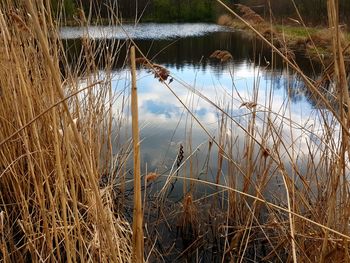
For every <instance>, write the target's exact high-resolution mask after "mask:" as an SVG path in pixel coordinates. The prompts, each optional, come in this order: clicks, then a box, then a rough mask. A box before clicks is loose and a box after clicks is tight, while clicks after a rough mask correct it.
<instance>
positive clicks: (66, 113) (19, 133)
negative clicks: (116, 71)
mask: <svg viewBox="0 0 350 263" xmlns="http://www.w3.org/2000/svg"><path fill="white" fill-rule="evenodd" d="M47 3H50V2H49V1H36V2H35V3H34V2H33V3H31V2H27V3H25V2H20V3H14V2H13V1H2V2H1V4H0V24H1V35H0V36H1V38H0V42H1V51H2V52H1V55H0V60H1V63H0V65H1V66H0V76H1V78H0V87H1V90H0V100H1V103H0V127H1V129H0V189H1V191H0V215H1V220H0V228H1V233H0V261H2V262H29V261H30V262H42V261H49V262H85V261H103V262H107V261H114V262H117V261H118V262H130V259H131V249H130V245H131V229H130V226H129V225H128V223H127V222H126V221H125V220H123V219H122V216H118V214H116V213H115V212H116V210H115V207H114V201H113V198H112V196H113V193H112V192H111V191H110V190H108V188H106V189H104V190H102V189H99V180H100V177H101V176H102V173H103V171H104V170H105V168H104V167H105V162H104V161H101V160H106V161H107V163H108V159H107V158H109V157H108V155H105V153H106V151H105V148H106V141H108V140H110V138H108V137H109V136H110V134H108V130H109V129H108V127H109V125H110V124H109V122H108V118H106V116H108V112H109V111H110V108H109V104H108V103H107V102H108V94H109V92H110V90H109V89H110V85H109V84H108V81H107V82H104V81H96V79H97V78H95V77H94V74H97V67H96V65H94V63H95V62H94V60H93V56H92V57H91V60H89V58H86V61H87V63H89V65H90V66H91V67H90V70H91V71H90V78H89V79H88V80H87V82H86V83H87V84H85V86H86V87H82V86H79V85H77V84H78V83H79V78H78V75H77V72H78V70H77V69H71V68H68V67H67V68H65V72H66V73H67V77H66V78H65V79H64V81H63V78H62V74H61V69H60V67H59V61H60V60H61V62H63V64H64V65H67V64H66V63H65V60H64V56H63V54H64V50H63V49H62V47H61V43H60V39H59V36H58V29H57V28H56V26H55V24H54V23H53V21H52V17H51V13H50V12H49V10H50V7H49V6H46V4H47ZM15 4H16V5H15ZM24 4H26V6H24ZM14 10H15V11H14ZM28 13H29V14H28ZM88 45H89V44H87V46H86V47H87V50H85V51H86V52H89V50H90V48H91V47H89V46H88ZM82 94H83V95H84V96H82ZM73 119H76V120H77V123H78V124H77V123H76V121H73ZM101 131H106V132H105V133H101ZM101 157H103V158H101Z"/></svg>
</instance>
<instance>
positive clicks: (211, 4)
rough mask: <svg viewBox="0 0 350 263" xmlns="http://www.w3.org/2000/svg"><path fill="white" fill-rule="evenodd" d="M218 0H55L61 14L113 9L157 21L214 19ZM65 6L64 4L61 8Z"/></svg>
mask: <svg viewBox="0 0 350 263" xmlns="http://www.w3.org/2000/svg"><path fill="white" fill-rule="evenodd" d="M217 6H218V4H217V3H215V1H212V0H90V1H82V0H53V1H52V8H53V10H54V13H56V14H57V12H58V11H59V10H64V14H65V17H66V18H67V19H72V18H73V17H74V16H75V15H76V14H77V13H78V10H79V9H83V10H84V12H85V14H91V17H92V18H108V17H109V16H110V14H111V13H113V14H115V15H118V17H119V18H122V19H124V20H133V19H135V17H137V18H140V19H141V21H155V22H181V21H188V22H195V21H207V22H209V21H214V20H215V19H216V15H217ZM60 7H63V8H60Z"/></svg>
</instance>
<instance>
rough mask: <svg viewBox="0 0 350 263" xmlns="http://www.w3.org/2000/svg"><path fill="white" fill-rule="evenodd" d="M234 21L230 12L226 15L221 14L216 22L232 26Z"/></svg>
mask: <svg viewBox="0 0 350 263" xmlns="http://www.w3.org/2000/svg"><path fill="white" fill-rule="evenodd" d="M232 22H233V19H232V17H231V16H230V15H228V14H225V15H221V16H219V18H218V20H217V22H216V23H217V24H219V25H221V26H231V25H232Z"/></svg>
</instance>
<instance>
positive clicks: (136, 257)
mask: <svg viewBox="0 0 350 263" xmlns="http://www.w3.org/2000/svg"><path fill="white" fill-rule="evenodd" d="M130 61H131V78H132V83H131V115H132V139H133V150H134V211H133V226H132V231H133V236H132V244H133V262H143V228H142V217H143V214H142V201H141V172H140V143H139V126H138V106H137V88H136V63H135V47H134V46H132V47H131V48H130Z"/></svg>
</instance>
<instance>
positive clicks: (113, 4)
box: [51, 0, 350, 25]
mask: <svg viewBox="0 0 350 263" xmlns="http://www.w3.org/2000/svg"><path fill="white" fill-rule="evenodd" d="M225 2H226V3H227V4H228V5H230V6H231V7H232V8H234V5H235V4H244V5H247V6H249V7H251V8H252V9H253V10H254V11H255V12H257V13H258V14H260V15H261V16H263V17H265V18H269V17H270V15H272V16H273V18H275V19H276V20H278V22H281V20H282V19H286V18H289V17H290V18H293V19H299V18H298V16H297V12H296V9H297V10H298V11H299V12H300V14H301V16H302V18H303V19H304V22H305V23H306V24H309V25H326V24H327V0H307V1H305V0H294V1H293V0H278V1H275V0H226V1H225ZM338 2H339V17H340V21H341V23H347V24H350V0H338ZM51 3H52V7H53V10H54V12H56V13H57V11H58V9H59V7H60V6H62V7H63V10H64V13H65V15H66V17H67V18H68V19H72V18H73V17H74V15H76V14H77V11H78V9H80V8H82V9H83V10H84V11H85V14H91V17H92V18H108V17H109V15H110V14H111V12H113V13H114V14H116V15H118V17H119V18H123V19H124V20H133V19H135V17H136V18H141V21H154V22H181V21H188V22H194V21H208V22H209V21H215V20H216V19H217V16H218V15H220V13H223V12H224V10H223V9H222V8H220V6H219V4H218V3H216V1H215V0H90V1H83V0H52V2H51ZM61 10H62V9H61ZM270 11H271V12H270Z"/></svg>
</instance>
